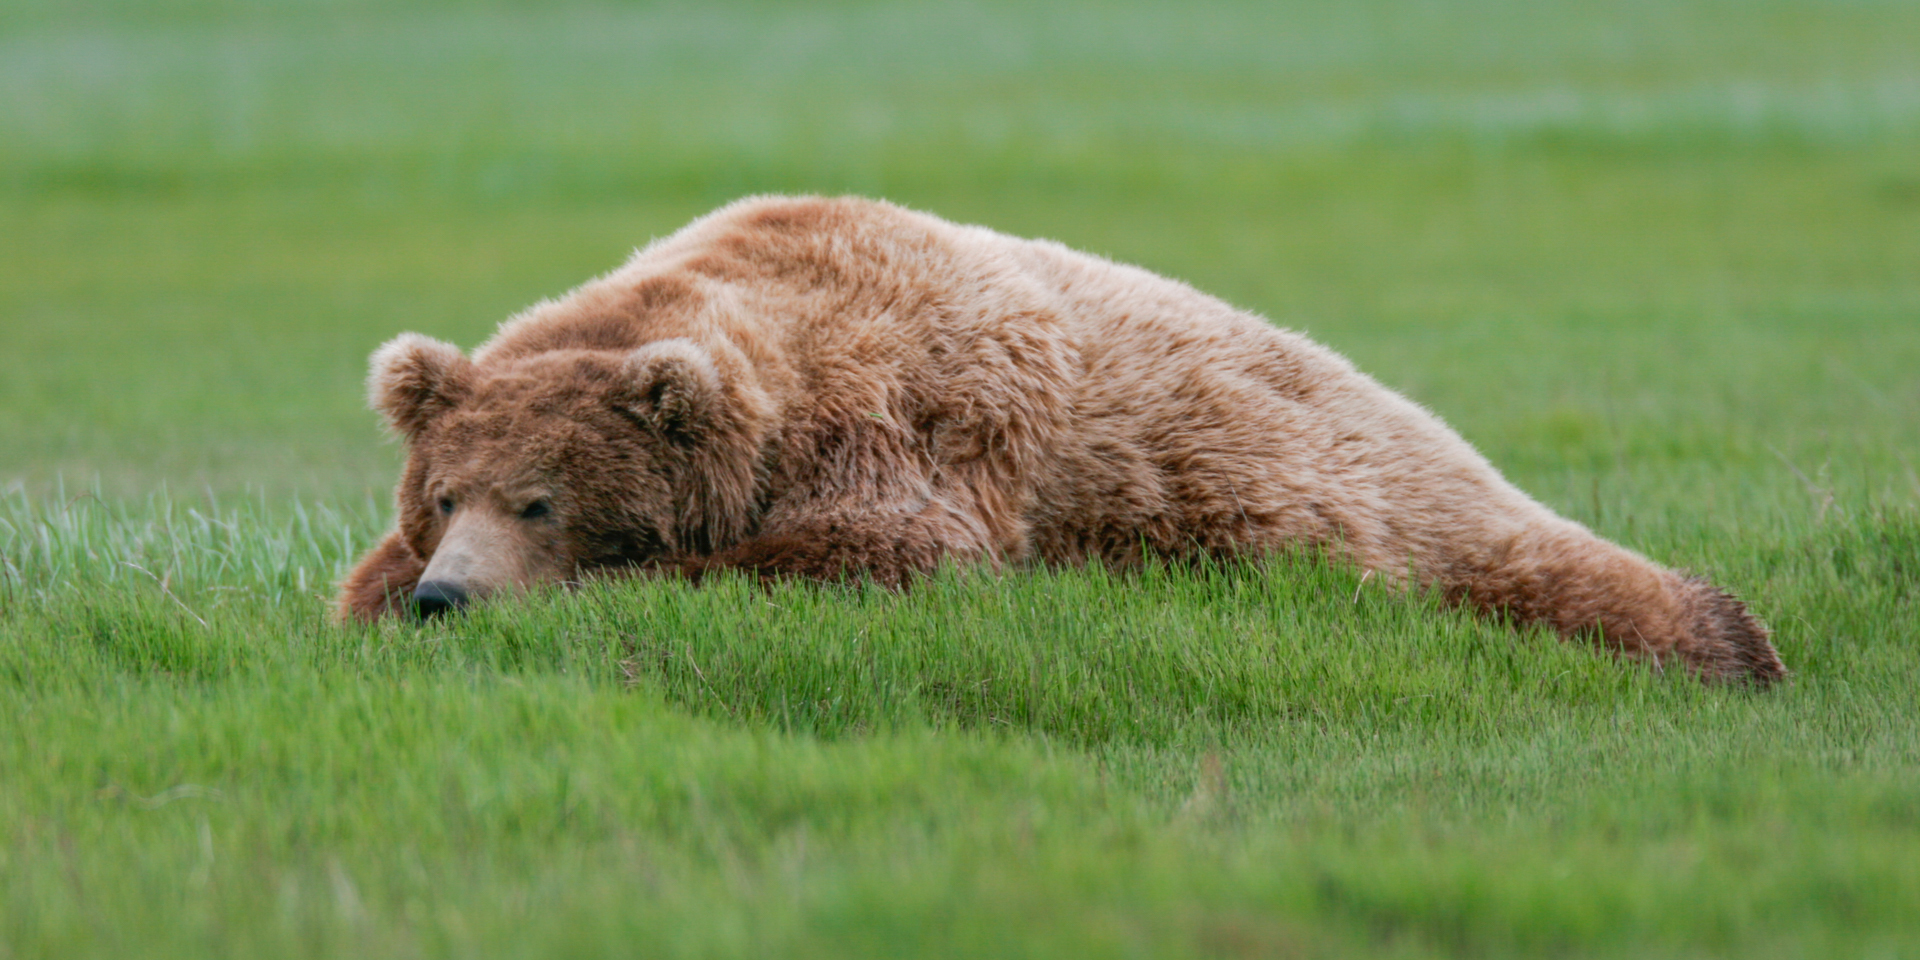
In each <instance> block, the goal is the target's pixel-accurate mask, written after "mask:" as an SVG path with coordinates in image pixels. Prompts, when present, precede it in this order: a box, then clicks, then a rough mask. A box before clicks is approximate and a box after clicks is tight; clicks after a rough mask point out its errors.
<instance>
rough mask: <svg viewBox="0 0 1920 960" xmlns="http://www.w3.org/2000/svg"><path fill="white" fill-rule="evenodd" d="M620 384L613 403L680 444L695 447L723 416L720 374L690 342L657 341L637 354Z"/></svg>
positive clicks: (624, 369) (628, 362)
mask: <svg viewBox="0 0 1920 960" xmlns="http://www.w3.org/2000/svg"><path fill="white" fill-rule="evenodd" d="M622 380H623V384H622V386H623V389H622V390H621V391H620V395H619V397H618V398H617V399H616V401H615V402H616V403H619V404H620V405H621V407H622V408H623V409H625V410H626V411H627V412H628V413H629V414H631V415H633V416H635V417H636V418H638V419H640V420H642V421H644V422H646V423H648V424H651V425H652V426H653V427H654V428H655V429H657V430H659V431H660V432H661V433H662V434H664V435H665V436H666V437H667V438H668V439H670V440H672V441H674V442H676V443H683V444H691V443H695V442H697V441H698V440H699V439H700V438H701V437H702V436H703V435H705V433H706V432H707V430H708V429H709V428H710V427H711V426H712V425H713V423H714V421H715V419H716V418H717V417H718V415H719V411H720V403H721V394H722V385H721V382H720V370H719V368H718V367H716V366H715V365H714V362H713V357H712V356H710V355H709V354H708V353H707V351H705V350H702V349H701V348H700V346H699V345H698V344H696V343H694V342H693V341H691V340H685V339H680V338H675V339H672V340H659V341H655V342H653V343H649V344H647V345H646V346H644V347H641V348H640V349H638V350H635V351H633V352H632V353H630V354H628V355H627V360H626V363H625V364H624V366H623V367H622Z"/></svg>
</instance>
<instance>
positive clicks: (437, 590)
mask: <svg viewBox="0 0 1920 960" xmlns="http://www.w3.org/2000/svg"><path fill="white" fill-rule="evenodd" d="M466 603H467V589H466V588H465V587H462V586H461V585H459V584H457V583H453V582H450V581H447V580H428V581H426V582H425V583H422V584H420V585H419V586H418V587H415V588H414V590H413V609H414V612H415V613H417V614H418V615H419V616H420V619H422V620H425V619H427V618H428V617H437V616H439V615H441V614H443V613H446V612H448V611H451V610H458V609H460V608H461V607H463V606H466Z"/></svg>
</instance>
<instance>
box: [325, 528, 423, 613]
mask: <svg viewBox="0 0 1920 960" xmlns="http://www.w3.org/2000/svg"><path fill="white" fill-rule="evenodd" d="M426 569H427V565H426V563H425V562H424V561H422V560H421V559H420V558H419V557H417V556H414V553H413V549H412V548H411V547H409V546H407V541H406V538H404V537H402V536H401V535H400V531H398V530H395V531H394V532H392V533H389V534H387V537H386V539H384V540H382V541H380V545H379V546H377V547H374V548H373V549H372V550H369V551H367V554H366V556H364V557H361V558H360V562H359V563H358V564H356V565H354V568H353V572H352V573H349V574H347V578H346V579H345V580H343V581H341V582H340V605H339V616H340V618H341V619H342V620H363V621H372V620H377V619H379V618H380V617H382V616H385V615H387V614H390V613H404V612H406V610H407V609H408V608H409V606H410V605H411V604H412V603H413V589H414V588H415V587H417V586H419V585H420V574H422V573H424V572H425V571H426Z"/></svg>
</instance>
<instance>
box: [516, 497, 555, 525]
mask: <svg viewBox="0 0 1920 960" xmlns="http://www.w3.org/2000/svg"><path fill="white" fill-rule="evenodd" d="M552 512H553V504H551V503H548V502H547V501H545V500H535V501H533V502H532V503H529V504H527V505H526V506H525V507H524V508H522V509H521V511H520V519H522V520H538V519H540V518H541V517H544V516H546V515H547V514H549V513H552Z"/></svg>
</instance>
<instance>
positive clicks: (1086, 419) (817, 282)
mask: <svg viewBox="0 0 1920 960" xmlns="http://www.w3.org/2000/svg"><path fill="white" fill-rule="evenodd" d="M370 383H371V394H372V400H373V405H374V406H375V407H376V408H378V409H379V410H380V411H381V412H383V413H384V414H385V415H386V418H387V420H388V422H389V424H390V425H391V427H392V428H393V429H394V430H395V431H396V432H397V433H398V434H399V435H400V436H401V437H403V438H404V439H405V441H406V443H407V446H408V451H409V456H408V459H407V465H406V469H405V472H404V473H403V475H402V476H401V479H400V484H399V491H398V501H399V520H398V524H397V528H396V529H395V530H394V531H393V532H392V533H390V534H389V535H388V536H387V537H386V539H385V540H383V541H382V542H381V543H380V544H379V546H377V547H375V548H374V549H373V550H372V551H371V552H370V553H369V554H368V555H367V556H366V557H365V558H364V559H362V560H361V561H360V563H359V565H358V566H357V567H356V568H355V569H354V570H353V572H352V573H351V574H350V575H349V576H348V577H347V579H346V581H345V583H344V584H343V589H342V593H341V597H340V606H341V610H342V611H343V613H344V614H345V615H347V616H350V617H357V618H364V619H372V618H375V617H378V616H381V615H383V614H388V613H403V612H406V613H418V614H422V615H428V614H433V613H437V612H440V611H443V610H446V609H449V608H453V607H458V606H460V605H462V604H464V603H466V602H468V601H470V600H473V599H476V598H479V597H482V596H485V595H487V594H491V593H497V592H503V591H517V590H521V589H524V588H526V587H528V586H529V585H532V584H537V583H543V582H564V581H574V580H578V579H580V578H582V577H586V576H591V575H594V574H596V573H601V572H618V571H636V570H639V571H646V570H651V571H668V572H677V573H681V574H684V575H688V576H691V577H696V578H697V577H699V576H701V575H702V574H704V573H706V572H708V571H713V570H739V571H745V572H747V573H749V574H752V575H758V576H796V577H806V578H819V579H837V578H856V579H857V578H865V579H871V580H873V581H875V582H878V583H881V584H886V585H889V586H900V585H904V584H906V583H908V582H909V581H910V580H912V579H913V578H914V577H915V576H917V575H920V574H924V573H927V572H929V571H931V570H933V569H934V568H935V567H936V566H937V565H939V564H940V563H942V562H943V561H948V560H952V561H979V562H987V563H993V564H1008V563H1022V562H1033V561H1040V562H1045V563H1056V564H1078V563H1085V562H1089V561H1092V562H1099V563H1106V564H1114V565H1121V566H1125V565H1129V564H1136V563H1138V562H1140V561H1141V560H1142V559H1143V557H1144V556H1145V555H1147V554H1149V553H1156V554H1160V555H1163V556H1166V557H1173V558H1178V557H1195V556H1211V557H1227V556H1241V555H1259V554H1263V553H1270V552H1274V551H1281V550H1287V549H1295V548H1302V547H1305V548H1310V549H1321V550H1325V551H1327V552H1329V553H1330V554H1332V555H1334V556H1337V557H1341V558H1344V559H1346V560H1348V561H1350V562H1353V563H1355V564H1358V565H1360V566H1361V567H1363V568H1365V569H1367V570H1370V571H1373V572H1374V573H1375V574H1377V575H1379V576H1382V577H1386V578H1389V579H1391V580H1394V581H1396V582H1412V583H1416V584H1419V585H1422V586H1425V587H1431V588H1434V589H1437V590H1439V591H1441V592H1442V593H1443V594H1444V595H1445V596H1446V597H1447V598H1449V599H1450V600H1452V601H1455V602H1459V603H1465V604H1470V605H1472V606H1474V607H1476V608H1479V609H1481V610H1485V611H1488V612H1491V613H1494V614H1496V615H1499V616H1503V617H1507V618H1511V619H1512V620H1515V621H1519V622H1522V623H1542V624H1546V625H1549V626H1551V627H1553V628H1554V629H1556V630H1558V631H1559V632H1560V633H1562V634H1563V635H1567V636H1592V637H1597V638H1598V639H1599V640H1600V641H1601V642H1603V643H1604V644H1605V645H1606V646H1608V647H1610V648H1612V649H1614V650H1616V651H1618V652H1620V653H1622V654H1625V655H1628V656H1633V657H1641V658H1646V659H1649V660H1652V661H1654V662H1656V663H1661V664H1666V663H1673V662H1678V663H1681V664H1684V665H1685V666H1686V667H1687V668H1688V669H1690V670H1692V671H1694V672H1696V673H1698V674H1699V675H1700V676H1702V677H1706V678H1711V679H1744V680H1750V681H1754V682H1757V683H1761V684H1765V683H1768V682H1771V681H1773V680H1776V679H1778V678H1780V677H1782V676H1783V675H1784V674H1785V669H1784V668H1783V667H1782V666H1781V663H1780V659H1779V657H1778V656H1777V655H1776V654H1775V652H1774V650H1773V647H1772V646H1771V644H1769V642H1768V637H1767V631H1766V628H1764V627H1763V626H1761V625H1760V623H1759V622H1758V621H1756V620H1755V619H1754V617H1753V616H1752V615H1750V614H1749V613H1748V612H1747V610H1746V608H1745V607H1744V606H1742V605H1741V603H1740V602H1739V601H1738V600H1735V599H1734V598H1732V597H1731V596H1729V595H1727V594H1726V593H1723V592H1722V591H1720V590H1719V589H1717V588H1715V587H1714V586H1712V585H1711V584H1708V583H1706V582H1705V581H1702V580H1699V579H1695V578H1693V577H1689V576H1686V575H1683V574H1681V573H1677V572H1675V571H1672V570H1668V569H1665V568H1662V567H1660V566H1658V565H1656V564H1654V563H1652V562H1650V561H1648V560H1647V559H1646V558H1644V557H1641V556H1640V555H1638V554H1636V553H1633V552H1631V551H1629V550H1626V549H1623V548H1621V547H1618V546H1616V545H1614V544H1612V543H1609V542H1607V541H1605V540H1602V539H1600V538H1598V537H1596V536H1594V535H1593V534H1592V533H1591V532H1589V531H1588V530H1587V529H1586V528H1584V527H1582V526H1580V525H1579V524H1576V523H1573V522H1572V521H1569V520H1565V519H1562V518H1561V517H1559V516H1556V515H1555V514H1554V513H1552V512H1551V511H1549V510H1547V509H1546V508H1545V507H1543V506H1541V505H1540V504H1538V503H1536V502H1534V501H1533V500H1532V499H1530V498H1528V497H1527V496H1526V495H1525V494H1523V493H1521V492H1520V491H1519V490H1517V489H1515V488H1514V487H1513V486H1511V485H1510V484H1508V483H1507V482H1506V481H1505V479H1503V478H1502V477H1501V476H1500V474H1499V473H1498V472H1496V471H1495V470H1494V469H1493V467H1492V466H1491V465H1490V464H1488V463H1487V461H1486V460H1485V459H1483V458H1482V457H1481V456H1480V455H1479V454H1478V453H1477V452H1475V451H1474V449H1473V448H1472V447H1470V446H1468V445H1467V443H1466V442H1465V441H1464V440H1462V439H1461V438H1460V437H1459V436H1457V435H1456V434H1454V433H1453V432H1452V431H1451V430H1449V429H1448V428H1447V427H1446V425H1444V424H1442V423H1441V422H1440V421H1439V420H1438V419H1436V418H1435V417H1434V416H1432V415H1431V414H1429V413H1427V412H1426V411H1425V410H1423V409H1421V408H1420V407H1419V406H1417V405H1415V404H1413V403H1412V402H1410V401H1408V400H1406V399H1405V398H1403V397H1401V396H1400V395H1398V394H1396V393H1394V392H1393V391H1391V390H1388V389H1386V388H1385V387H1382V386H1381V385H1380V384H1378V383H1376V382H1374V381H1373V380H1372V379H1370V378H1368V377H1367V376H1366V375H1364V374H1362V373H1360V372H1358V371H1356V370H1355V369H1354V368H1353V366H1352V365H1351V364H1349V363H1348V362H1347V361H1346V360H1345V359H1343V358H1341V357H1340V356H1338V355H1336V354H1334V353H1332V352H1331V351H1329V350H1327V349H1325V348H1323V347H1321V346H1318V345H1317V344H1314V343H1312V342H1311V341H1308V340H1307V339H1305V338H1304V337H1301V336H1299V335H1297V334H1294V333H1290V332H1287V331H1283V330H1278V329H1275V328H1273V327H1271V326H1269V325H1267V324H1266V323H1265V322H1263V321H1262V320H1261V319H1260V318H1258V317H1255V316H1253V315H1251V314H1248V313H1245V312H1243V311H1240V310H1236V309H1234V308H1232V307H1230V306H1228V305H1226V304H1225V303H1222V302H1220V301H1218V300H1215V299H1213V298H1212V297H1208V296H1206V295H1204V294H1202V293H1199V292H1198V291H1195V290H1193V289H1192V288H1190V287H1187V286H1185V285H1184V284H1181V283H1178V282H1175V281H1172V280H1168V279H1165V278H1163V277H1159V276H1155V275H1154V274H1151V273H1148V272H1146V271H1144V270H1140V269H1136V268H1133V267H1127V266H1121V265H1118V264H1114V263H1111V262H1108V261H1106V260H1102V259H1099V258H1097V257H1092V256H1088V255H1086V254H1081V253H1076V252H1074V251H1072V250H1069V249H1066V248H1064V247H1061V246H1059V245H1057V244H1053V243H1047V242H1042V241H1032V240H1020V239H1016V238H1013V237H1008V236H1004V235H1002V234H998V233H994V232H992V231H990V230H986V229H983V228H979V227H965V226H957V225H954V224H951V223H947V222H945V221H943V220H939V219H937V218H934V217H931V216H927V215H924V214H919V213H914V212H911V211H908V210H903V209H900V208H898V207H894V206H890V205H887V204H884V203H877V202H871V201H866V200H858V199H817V198H777V197H775V198H757V199H750V200H745V201H741V202H739V203H735V204H733V205H731V206H728V207H726V208H724V209H721V210H719V211H717V212H715V213H713V214H711V215H709V216H707V217H705V218H703V219H701V220H698V221H696V222H694V223H693V224H691V225H689V226H688V227H686V228H685V229H683V230H681V231H680V232H679V233H677V234H675V235H673V236H671V237H668V238H666V239H664V240H661V241H659V242H656V243H654V244H653V245H651V246H649V247H647V248H646V249H644V250H642V251H640V252H639V253H638V254H636V255H635V256H634V257H633V259H632V260H631V261H629V262H628V263H627V264H626V265H625V266H623V267H621V268H620V269H618V270H616V271H614V272H613V273H611V274H609V275H607V276H605V277H602V278H600V279H598V280H595V281H593V282H591V283H588V284H586V285H585V286H582V287H580V288H579V289H577V290H575V291H573V292H572V293H569V294H567V295H566V296H565V297H562V298H561V299H559V300H555V301H549V302H545V303H541V304H538V305H536V306H534V307H532V308H531V309H529V310H527V311H526V312H524V313H523V314H521V315H520V316H518V317H516V318H514V319H513V320H511V321H509V322H508V323H507V324H505V325H504V326H503V327H502V328H501V329H500V331H499V333H498V334H496V335H495V336H494V338H493V339H492V340H491V341H489V342H488V343H487V344H486V345H485V346H483V347H481V348H480V349H479V350H477V351H476V352H475V353H474V355H473V357H472V358H471V359H469V358H468V357H466V356H464V355H462V354H461V352H460V351H459V350H458V349H456V348H455V347H452V346H450V345H447V344H445V343H440V342H438V341H435V340H431V339H428V338H426V337H422V336H419V335H417V334H406V335H403V336H401V337H399V338H398V339H396V340H394V341H392V342H391V343H388V344H387V345H385V346H383V347H381V348H380V350H379V351H378V352H376V353H375V354H374V355H373V371H372V375H371V378H370Z"/></svg>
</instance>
